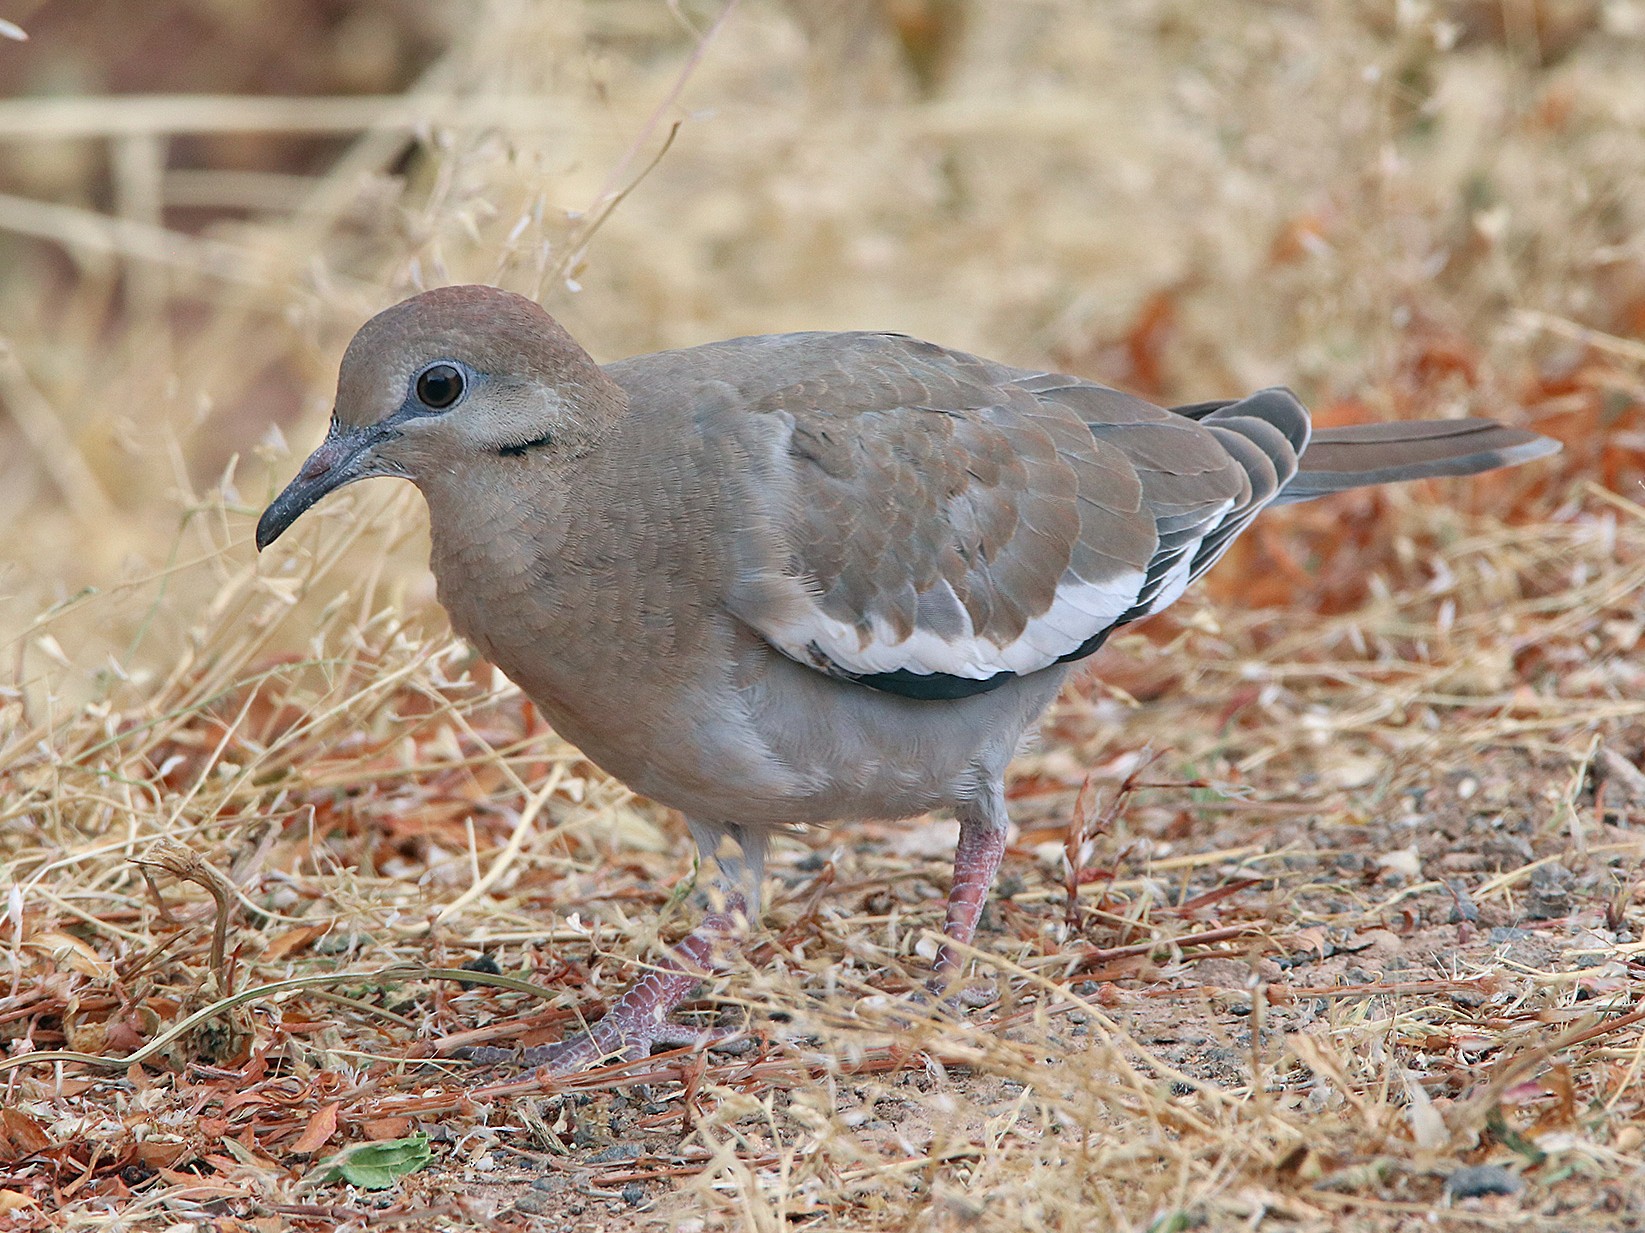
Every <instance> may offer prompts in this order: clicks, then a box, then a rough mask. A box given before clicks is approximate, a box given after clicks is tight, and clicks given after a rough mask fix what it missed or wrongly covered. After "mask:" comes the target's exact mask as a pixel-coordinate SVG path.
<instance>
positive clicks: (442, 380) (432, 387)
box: [417, 364, 463, 411]
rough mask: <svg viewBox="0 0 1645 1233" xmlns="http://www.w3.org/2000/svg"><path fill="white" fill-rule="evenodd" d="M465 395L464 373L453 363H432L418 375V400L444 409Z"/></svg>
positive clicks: (434, 407) (436, 409) (433, 407)
mask: <svg viewBox="0 0 1645 1233" xmlns="http://www.w3.org/2000/svg"><path fill="white" fill-rule="evenodd" d="M462 396H463V374H462V373H461V372H460V371H459V370H458V369H457V368H456V367H455V366H454V365H451V364H431V365H429V367H427V368H425V369H424V370H423V371H422V372H421V373H420V374H419V375H418V377H417V401H418V402H420V403H422V404H423V406H425V407H428V408H429V409H430V410H433V411H444V410H445V409H446V408H447V407H449V406H451V405H452V404H453V403H455V402H456V401H457V400H458V399H459V398H461V397H462Z"/></svg>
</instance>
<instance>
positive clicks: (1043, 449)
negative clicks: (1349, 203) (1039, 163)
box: [257, 287, 1559, 1068]
mask: <svg viewBox="0 0 1645 1233" xmlns="http://www.w3.org/2000/svg"><path fill="white" fill-rule="evenodd" d="M1558 448H1559V446H1558V444H1557V443H1556V442H1554V441H1552V440H1549V439H1547V438H1545V437H1540V436H1538V435H1536V434H1534V433H1531V432H1526V431H1523V430H1521V429H1517V428H1508V427H1504V426H1502V425H1499V424H1496V423H1493V422H1491V421H1488V420H1440V421H1431V422H1402V423H1388V424H1368V425H1363V426H1358V427H1352V428H1333V429H1324V430H1320V431H1313V430H1312V429H1311V426H1310V423H1309V418H1308V412H1307V410H1306V409H1305V408H1304V407H1303V406H1302V405H1301V404H1300V403H1299V402H1298V401H1297V400H1296V398H1294V397H1293V396H1292V395H1291V394H1290V393H1289V392H1288V391H1286V390H1283V389H1268V390H1262V391H1260V392H1258V393H1255V394H1252V395H1250V396H1249V397H1247V398H1243V399H1239V400H1237V401H1223V402H1208V403H1199V404H1196V405H1193V406H1186V407H1177V408H1175V409H1172V410H1164V409H1161V408H1159V407H1156V406H1153V405H1151V404H1149V403H1146V402H1143V401H1141V400H1140V399H1137V398H1134V397H1132V396H1130V395H1128V394H1123V393H1120V392H1118V391H1116V390H1111V389H1107V388H1105V387H1103V386H1100V385H1096V384H1093V383H1092V382H1089V381H1084V380H1080V379H1078V378H1075V377H1066V376H1059V375H1057V374H1055V373H1046V372H1035V371H1032V370H1028V369H1021V368H1012V367H1009V366H1007V365H1004V364H997V363H994V362H992V361H989V360H984V359H979V358H977V357H975V356H971V355H965V354H962V353H960V352H956V351H950V350H947V349H945V348H943V347H939V346H935V345H933V344H931V343H927V342H920V341H919V340H917V339H913V338H908V337H905V336H903V335H899V334H874V333H805V334H778V335H770V336H765V337H755V338H737V339H730V340H728V341H725V342H718V343H711V344H709V345H707V346H701V347H692V348H689V349H686V350H681V351H666V352H661V353H658V354H655V355H643V356H637V357H635V358H633V359H628V360H623V361H621V362H619V363H615V364H610V365H606V366H604V367H602V366H600V365H598V364H596V363H595V362H594V361H593V360H592V359H590V358H589V356H588V355H587V353H585V352H584V351H583V350H582V348H581V347H579V346H578V345H577V344H576V342H575V341H573V340H572V338H571V337H570V336H569V335H568V334H567V333H566V332H565V330H563V329H562V328H561V327H560V326H559V324H558V323H557V322H555V321H554V319H553V318H552V317H550V316H549V315H548V314H547V313H546V312H544V311H543V309H541V308H540V307H538V306H537V305H536V304H534V303H532V302H531V301H530V300H527V299H524V298H522V297H520V296H516V295H512V294H510V293H507V292H503V291H499V290H496V289H494V288H490V287H447V288H444V289H441V290H437V291H429V292H426V293H424V294H422V295H418V296H416V297H414V298H412V299H409V300H407V301H405V302H404V303H402V304H399V305H397V306H395V307H393V308H390V309H388V310H387V311H385V312H383V313H381V314H379V315H378V316H376V317H374V318H372V320H370V321H369V322H367V323H366V324H365V326H364V327H362V328H361V330H360V332H359V333H358V334H357V335H356V336H355V338H354V340H353V342H351V343H350V344H349V347H348V350H347V353H346V354H345V355H344V356H343V362H342V371H341V375H340V377H339V379H338V387H337V403H336V410H335V412H334V415H333V418H332V422H331V430H330V432H329V433H328V434H327V436H326V439H325V441H324V443H323V444H321V446H320V447H319V448H318V449H317V450H315V452H314V453H313V455H312V456H310V458H309V459H308V461H307V462H305V463H304V464H303V468H302V470H301V471H300V472H299V473H298V475H297V478H296V479H294V480H293V481H292V482H291V484H290V485H289V486H288V487H287V488H286V489H285V491H283V492H282V493H281V494H280V495H279V496H278V497H277V498H276V499H275V500H274V502H273V504H271V505H270V506H269V507H268V509H267V511H266V512H265V513H264V514H263V516H262V519H261V521H260V522H259V523H258V525H257V545H258V547H259V548H265V547H267V546H268V545H269V544H270V543H272V542H273V541H274V540H275V539H276V538H277V537H278V536H279V535H280V534H281V532H283V531H284V530H285V529H286V528H287V527H288V526H289V525H290V524H291V523H292V521H293V520H295V519H296V518H297V517H298V516H299V515H300V514H301V513H302V512H303V511H304V510H306V509H307V508H308V507H309V506H310V505H312V504H314V502H315V501H317V500H319V499H320V498H321V497H322V496H324V495H325V494H326V493H328V492H332V491H334V490H335V489H337V488H340V487H342V486H343V485H344V484H349V483H353V482H354V481H355V480H360V479H366V478H369V477H371V476H379V475H394V476H401V477H403V478H405V479H409V480H411V481H412V482H413V483H415V484H416V485H417V486H418V488H420V489H421V490H422V492H423V495H424V497H425V498H426V499H427V502H428V508H429V519H430V524H431V527H432V532H433V554H432V561H431V564H432V567H433V570H434V574H435V577H436V579H437V581H438V586H439V597H440V602H441V603H442V604H443V605H444V606H445V608H446V611H447V612H448V613H449V614H450V616H451V622H452V624H453V625H454V626H455V627H456V629H457V630H458V632H460V633H461V634H462V635H464V636H465V637H467V638H468V639H470V640H471V641H472V642H473V643H474V644H475V645H476V646H477V647H478V648H479V649H480V650H481V651H482V652H483V653H484V654H485V655H486V656H487V657H488V658H489V659H490V660H491V661H492V662H494V663H495V664H497V665H498V666H499V667H500V668H501V669H502V670H503V671H504V672H505V673H507V674H508V676H509V677H511V678H512V679H513V680H514V681H515V682H516V683H517V684H518V685H519V686H520V688H521V689H522V690H524V692H525V693H526V694H527V696H529V697H530V698H531V700H532V701H533V702H535V703H536V705H537V706H538V707H539V708H540V709H541V710H542V711H543V713H544V714H545V715H546V716H547V717H548V719H549V721H550V722H551V723H552V724H553V725H554V727H555V728H556V729H557V730H558V731H559V732H561V733H562V734H564V735H565V736H566V737H567V738H569V739H570V740H571V741H572V742H574V743H575V744H576V745H577V746H579V747H580V748H581V749H582V750H583V752H584V753H586V754H587V755H588V757H589V758H591V759H592V760H593V761H594V762H596V763H598V764H599V765H600V766H601V767H603V768H604V769H605V770H607V771H609V772H610V773H611V774H613V775H615V776H616V777H617V778H619V779H621V780H622V781H623V782H625V783H627V784H628V785H629V786H631V787H632V788H634V790H635V791H637V792H640V793H642V794H644V795H645V796H648V797H650V798H652V799H653V800H656V801H659V802H661V803H663V804H665V805H670V806H673V807H674V808H676V809H678V810H680V811H681V812H682V813H683V814H684V815H685V816H686V818H687V819H688V821H689V824H690V829H691V832H692V834H693V836H694V837H695V838H696V840H697V843H698V845H699V846H700V848H701V849H702V852H703V855H704V857H705V858H707V857H717V856H718V851H719V847H720V844H721V841H722V840H723V839H724V838H725V837H727V836H730V837H732V838H734V839H735V840H736V841H737V844H738V845H739V846H740V848H741V852H742V863H740V864H739V863H737V862H734V861H729V860H728V861H724V862H722V863H721V878H722V889H723V892H724V895H725V901H726V904H727V909H726V911H724V912H715V913H711V914H710V916H709V917H708V918H707V919H706V920H705V921H704V924H703V925H702V927H700V928H699V929H698V930H697V931H696V932H694V933H693V934H692V935H691V936H690V937H688V938H687V939H686V940H685V941H684V942H683V943H681V945H680V947H679V948H678V949H677V950H676V952H675V958H674V959H673V960H672V961H671V963H669V964H666V965H664V966H663V967H662V968H660V969H658V970H654V971H653V972H652V974H651V975H650V976H648V977H646V978H645V979H644V980H642V981H641V982H640V983H639V984H637V985H635V986H634V987H633V988H631V989H630V990H629V991H628V992H627V993H625V994H624V995H623V996H622V997H621V998H620V999H619V1000H618V1001H617V1002H616V1003H615V1004H614V1005H613V1007H612V1008H611V1010H610V1011H609V1013H608V1014H607V1015H606V1017H605V1018H604V1019H603V1020H601V1021H600V1023H599V1024H597V1025H596V1027H595V1028H594V1029H593V1031H592V1032H591V1033H589V1034H587V1035H585V1036H583V1037H580V1038H575V1039H573V1040H572V1041H570V1042H567V1043H566V1044H565V1045H563V1046H562V1047H561V1048H560V1049H559V1050H557V1051H556V1052H554V1053H552V1054H551V1055H550V1060H551V1061H552V1062H553V1063H554V1064H555V1065H557V1066H559V1067H562V1068H571V1067H575V1066H580V1065H583V1064H585V1063H586V1062H588V1061H590V1060H592V1059H594V1058H595V1057H598V1056H601V1055H605V1054H609V1053H611V1052H617V1051H626V1050H635V1049H640V1048H644V1047H646V1046H648V1045H649V1044H651V1043H654V1042H655V1041H657V1040H659V1039H667V1038H674V1037H677V1036H678V1035H679V1029H677V1028H671V1027H670V1026H669V1025H668V1024H667V1022H666V1019H667V1016H668V1015H669V1014H670V1013H671V1012H672V1010H673V1009H674V1007H675V1006H677V1005H678V1004H679V1003H680V1002H681V1001H682V1000H683V999H684V998H685V997H686V995H687V994H688V993H689V992H690V990H691V989H692V988H693V986H694V985H695V984H696V982H697V981H698V980H699V979H700V977H701V973H702V972H703V971H704V970H705V969H706V968H707V967H708V966H710V965H711V963H712V955H713V950H714V946H715V944H716V943H717V942H718V941H720V940H721V939H723V938H725V937H726V936H728V935H729V934H730V933H731V932H733V931H734V930H735V928H736V927H737V925H738V923H739V922H738V918H739V917H740V916H741V915H742V914H743V913H745V912H749V911H752V910H754V907H755V906H757V900H755V899H754V896H756V895H757V894H758V886H759V879H760V872H761V868H762V863H763V858H764V854H765V848H766V843H767V838H768V836H769V835H770V834H771V832H772V831H773V830H774V829H775V828H779V827H785V826H792V825H796V824H810V823H826V822H833V821H845V820H851V819H869V818H873V819H896V818H906V817H911V816H914V815H918V814H923V813H925V812H927V811H929V810H933V809H944V808H946V809H952V810H953V811H954V812H955V814H956V815H957V816H958V819H959V824H960V832H959V843H958V849H957V851H956V854H955V858H954V878H953V883H952V888H951V890H950V892H949V897H948V913H947V922H946V933H947V935H948V936H949V937H950V938H952V939H954V940H956V941H958V942H960V943H968V942H970V940H971V938H972V935H973V933H974V932H975V929H976V926H977V918H978V915H979V913H980V911H981V908H982V903H983V900H984V898H985V896H986V895H987V892H988V888H989V886H990V884H991V883H992V881H993V878H994V873H995V870H996V869H997V868H998V865H999V862H1000V858H1001V855H1002V853H1003V851H1004V847H1005V833H1006V824H1007V818H1006V808H1005V794H1004V776H1005V769H1006V763H1007V762H1008V761H1009V760H1010V758H1011V756H1012V754H1013V752H1014V751H1015V750H1016V748H1017V745H1018V742H1019V741H1020V739H1021V738H1022V736H1023V734H1024V732H1025V731H1026V730H1027V729H1028V728H1029V727H1030V725H1032V724H1033V723H1034V722H1035V720H1036V719H1037V718H1038V716H1039V715H1040V713H1041V711H1043V710H1044V709H1045V707H1046V706H1047V705H1048V704H1049V703H1050V702H1051V700H1052V699H1053V698H1054V697H1055V696H1056V694H1057V691H1058V689H1059V688H1060V687H1061V685H1062V682H1063V679H1064V677H1065V676H1066V675H1067V674H1068V672H1069V671H1070V670H1071V668H1072V665H1073V664H1074V663H1075V662H1076V661H1078V660H1080V659H1081V658H1083V657H1084V656H1087V655H1090V654H1091V653H1092V652H1093V651H1095V650H1096V649H1097V648H1098V647H1100V646H1101V645H1102V643H1103V640H1104V639H1105V638H1107V637H1108V635H1109V634H1110V633H1112V632H1113V631H1114V630H1115V629H1117V628H1119V627H1120V626H1122V625H1125V624H1128V623H1129V622H1132V621H1136V620H1139V619H1141V618H1143V617H1146V616H1148V615H1150V614H1152V613H1155V612H1158V611H1160V610H1161V609H1162V608H1165V607H1166V606H1167V605H1169V604H1171V603H1172V602H1173V601H1175V600H1176V599H1177V597H1178V596H1180V595H1181V594H1182V592H1183V589H1184V588H1185V587H1187V586H1188V584H1189V583H1191V582H1192V581H1193V580H1194V579H1195V578H1197V577H1198V576H1199V575H1200V574H1202V573H1204V572H1205V571H1206V570H1207V569H1209V568H1210V567H1211V565H1212V564H1213V563H1214V562H1215V561H1216V560H1217V558H1218V557H1220V556H1221V555H1222V553H1223V552H1224V551H1225V550H1226V549H1227V547H1228V545H1229V544H1230V543H1231V542H1232V541H1233V538H1234V537H1235V536H1236V535H1238V534H1239V533H1240V532H1241V531H1242V530H1244V528H1245V527H1246V526H1247V525H1248V524H1249V523H1250V521H1251V519H1252V518H1253V517H1255V516H1256V514H1257V513H1258V512H1259V511H1261V510H1262V509H1263V508H1264V507H1265V506H1268V505H1271V504H1275V503H1279V502H1286V501H1299V500H1306V499H1308V498H1310V497H1317V496H1320V495H1322V494H1325V493H1331V492H1337V491H1341V490H1343V489H1347V488H1353V487H1357V486H1359V485H1363V484H1381V483H1388V482H1391V481H1396V480H1406V479H1415V478H1419V477H1423V476H1437V475H1467V474H1472V473H1474V472H1478V471H1486V470H1490V469H1492V468H1494V467H1503V466H1510V465H1513V464H1515V463H1520V462H1525V461H1527V460H1529V459H1533V458H1540V457H1542V456H1543V455H1545V454H1550V453H1552V452H1554V451H1555V450H1557V449H1558ZM937 966H938V969H939V972H940V973H942V974H944V975H952V974H953V973H954V972H955V971H956V970H957V968H958V967H959V953H958V951H956V950H954V949H952V948H949V947H944V948H943V950H942V951H941V952H940V953H939V956H938V960H937Z"/></svg>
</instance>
